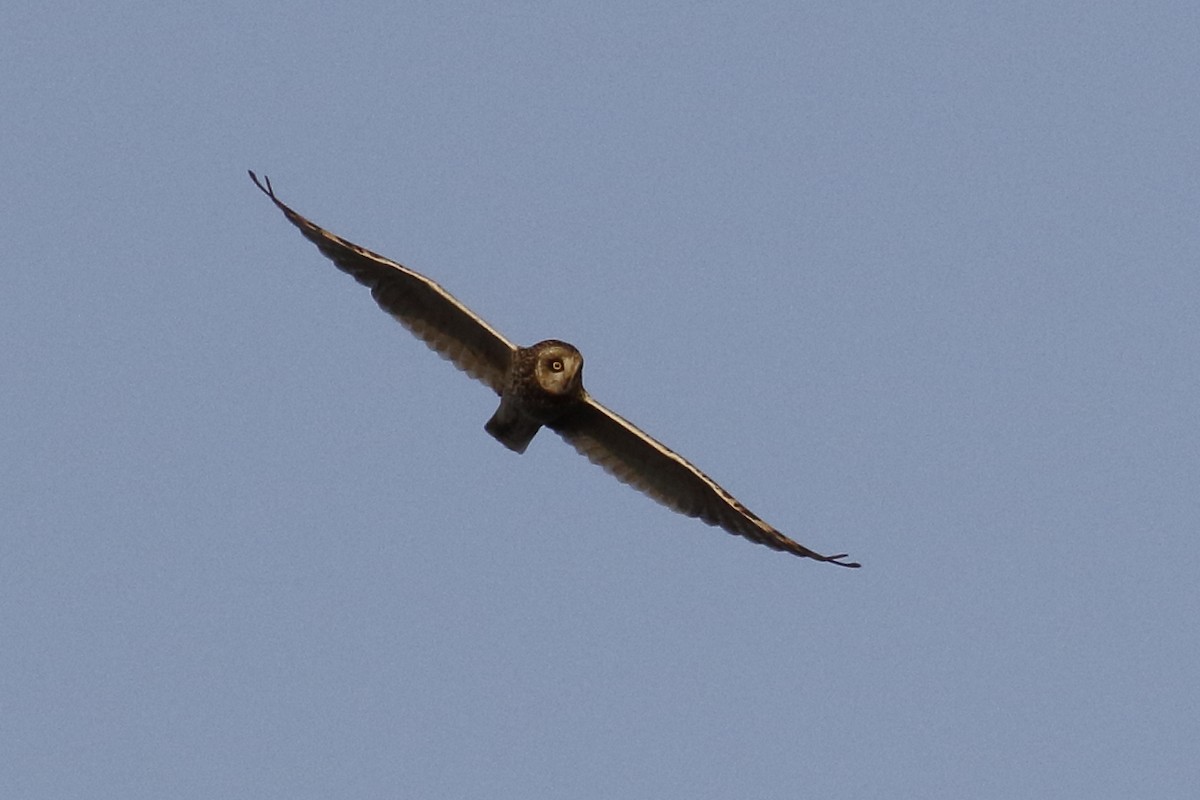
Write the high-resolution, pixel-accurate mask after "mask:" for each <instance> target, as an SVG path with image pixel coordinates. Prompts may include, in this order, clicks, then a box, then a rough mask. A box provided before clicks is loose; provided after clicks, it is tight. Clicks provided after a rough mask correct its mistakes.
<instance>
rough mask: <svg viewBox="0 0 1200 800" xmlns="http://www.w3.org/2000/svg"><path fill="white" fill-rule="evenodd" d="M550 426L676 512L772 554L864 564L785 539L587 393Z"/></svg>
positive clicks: (591, 458) (847, 564) (619, 477)
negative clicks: (750, 542) (768, 550)
mask: <svg viewBox="0 0 1200 800" xmlns="http://www.w3.org/2000/svg"><path fill="white" fill-rule="evenodd" d="M547 426H548V427H549V428H551V429H553V430H554V431H555V432H556V433H558V435H559V436H561V437H562V438H563V439H565V440H566V441H567V443H568V444H570V445H571V446H572V447H574V448H575V449H576V450H578V451H579V452H580V453H581V454H583V455H584V456H586V457H587V459H588V460H589V461H591V462H592V463H593V464H598V465H599V466H601V467H603V468H604V470H605V471H606V472H608V473H609V474H610V475H612V476H613V477H615V478H616V479H617V480H619V481H621V482H622V483H626V484H629V485H630V486H632V487H633V488H635V489H637V490H638V491H640V492H642V493H643V494H646V495H648V496H649V497H652V498H654V499H655V500H657V501H658V502H659V503H662V504H663V505H664V506H666V507H667V508H670V509H672V510H673V511H678V512H679V513H680V514H684V515H686V516H689V517H698V518H700V519H701V520H702V521H704V522H707V523H708V524H709V525H716V526H718V527H720V528H722V529H724V530H726V531H728V532H729V533H732V534H736V535H738V536H744V537H745V538H747V539H749V540H750V541H752V542H757V543H759V544H765V545H766V546H767V547H770V548H772V549H773V550H782V551H784V552H786V553H793V554H794V555H798V556H804V557H805V558H813V559H816V560H817V561H828V562H830V563H832V564H837V565H838V566H840V567H858V566H860V565H859V564H857V563H855V562H845V561H841V560H840V559H843V558H845V557H846V554H845V553H841V554H839V555H836V556H824V555H821V554H820V553H817V552H814V551H812V550H809V549H808V548H807V547H805V546H804V545H802V544H799V543H797V542H794V541H792V540H791V539H789V538H788V537H787V536H784V535H783V534H782V533H780V532H779V531H777V530H775V529H774V528H773V527H771V526H770V525H768V524H767V523H765V522H763V521H762V520H761V519H759V518H758V517H757V516H755V515H754V514H753V513H751V511H750V509H748V508H746V507H745V506H744V505H742V504H741V503H740V502H738V500H737V498H735V497H734V496H733V495H731V494H730V493H729V492H727V491H725V490H724V489H722V488H721V487H720V486H719V485H718V484H717V482H716V481H714V480H713V479H712V478H710V477H708V476H707V475H705V474H704V473H703V472H701V471H700V470H698V469H696V467H694V466H692V464H690V463H689V462H688V461H687V460H686V459H684V458H683V457H682V456H680V455H679V454H678V453H675V452H674V451H672V450H671V449H669V448H668V447H666V446H664V445H662V444H660V443H659V442H657V441H655V440H654V439H652V438H651V437H650V436H648V435H646V434H645V433H643V432H642V431H641V430H639V429H638V428H637V427H636V426H634V425H633V424H632V423H630V422H629V421H628V420H625V419H623V418H622V417H620V416H618V415H617V414H615V413H613V412H612V411H610V410H609V409H607V408H605V407H604V406H602V405H600V404H599V403H597V402H596V401H595V400H593V399H592V398H591V397H590V396H588V395H586V394H585V395H584V400H583V402H581V403H579V404H578V405H577V406H575V407H574V408H572V410H571V411H569V412H567V413H566V414H564V415H563V416H562V417H560V418H558V419H556V420H555V421H553V422H550V423H547Z"/></svg>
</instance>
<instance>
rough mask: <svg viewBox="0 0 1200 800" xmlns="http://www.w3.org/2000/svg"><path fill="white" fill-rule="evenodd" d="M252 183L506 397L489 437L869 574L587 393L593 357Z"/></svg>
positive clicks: (434, 342) (386, 302) (389, 304)
mask: <svg viewBox="0 0 1200 800" xmlns="http://www.w3.org/2000/svg"><path fill="white" fill-rule="evenodd" d="M250 178H251V180H253V181H254V185H255V186H257V187H258V188H259V189H260V190H262V192H263V194H265V195H266V196H267V197H269V198H271V201H272V202H273V203H275V205H276V206H278V208H279V210H280V211H282V212H283V214H284V216H286V217H287V218H288V221H290V222H291V223H292V224H293V225H295V226H296V227H297V228H299V229H300V232H301V233H302V234H304V236H305V238H307V239H308V240H309V241H311V242H312V243H313V244H315V245H316V246H317V248H318V249H320V251H321V252H322V253H323V254H325V257H326V258H328V259H329V260H331V261H332V262H333V263H334V264H335V265H336V266H337V268H338V269H340V270H342V271H343V272H346V273H348V274H350V275H351V276H353V277H354V279H355V280H357V281H358V282H359V283H361V284H363V285H364V286H367V287H369V288H370V289H371V296H372V297H374V298H375V302H376V303H378V304H379V306H380V307H381V308H382V309H383V310H384V311H386V312H387V313H389V314H391V315H392V316H393V317H394V318H395V319H396V321H397V322H399V323H400V324H401V325H403V326H404V327H406V328H408V329H409V330H410V331H412V332H413V333H414V334H416V336H417V338H419V339H421V340H422V341H423V342H425V344H426V345H428V346H429V347H430V349H432V350H434V351H435V352H437V353H438V354H439V355H440V356H442V357H443V358H446V359H448V360H450V361H451V362H453V364H454V365H455V366H456V367H458V368H459V369H461V370H463V371H464V372H466V373H467V374H468V375H470V376H471V377H473V378H475V379H477V380H479V381H481V382H483V383H485V384H487V385H488V386H490V387H491V389H492V391H494V392H495V393H496V394H498V395H499V396H500V406H499V408H497V409H496V413H495V414H493V415H492V418H491V419H490V420H488V422H487V424H486V425H485V426H484V429H485V430H486V431H487V432H488V433H489V434H491V435H492V436H493V437H495V438H496V440H497V441H499V442H500V444H502V445H504V446H505V447H507V448H508V449H509V450H512V451H514V452H516V453H523V452H525V448H526V447H528V446H529V442H530V441H531V440H532V439H533V437H534V435H535V434H536V433H537V432H538V430H539V429H540V428H542V426H545V427H547V428H549V429H550V430H552V431H554V432H555V433H557V434H558V435H559V436H561V437H562V438H563V439H565V440H566V441H567V443H568V444H570V445H571V446H572V447H574V448H575V449H576V450H578V451H579V452H580V453H581V454H582V455H584V456H586V457H587V458H588V460H589V461H591V462H592V463H594V464H598V465H599V466H601V467H603V468H604V470H605V471H607V472H608V473H609V474H611V475H612V476H613V477H615V478H616V479H617V480H619V481H621V482H622V483H627V484H629V485H630V486H632V487H634V488H635V489H637V490H639V491H641V492H643V493H645V494H646V495H649V496H650V497H652V498H654V499H655V500H657V501H658V502H659V503H662V504H663V505H665V506H667V507H668V508H670V509H672V510H674V511H677V512H679V513H680V514H684V515H686V516H689V517H698V518H700V519H701V520H702V521H704V522H706V523H708V524H709V525H717V526H719V527H721V528H723V529H724V530H726V531H728V532H729V533H732V534H736V535H738V536H744V537H745V538H747V539H749V540H750V541H752V542H758V543H759V544H764V545H766V546H767V547H770V548H772V549H774V550H782V551H784V552H787V553H792V554H793V555H797V556H804V557H805V558H812V559H816V560H817V561H828V562H829V563H831V564H837V565H838V566H841V567H857V566H859V565H858V564H857V563H854V562H848V561H843V560H842V559H844V558H846V555H845V554H844V553H843V554H839V555H835V556H824V555H821V554H820V553H817V552H814V551H813V550H809V549H808V548H807V547H805V546H804V545H802V544H799V543H797V542H794V541H792V540H791V539H789V538H788V537H786V536H784V535H783V534H782V533H780V532H779V531H777V530H775V529H774V528H772V527H771V526H770V525H768V524H767V523H765V522H763V521H762V520H761V519H759V518H758V517H757V516H755V515H754V514H752V513H751V512H750V510H749V509H748V508H746V507H745V506H744V505H742V504H741V503H740V502H738V500H737V499H736V498H735V497H734V496H733V495H731V494H730V493H729V492H727V491H725V490H724V489H722V488H721V487H720V486H718V485H717V483H716V482H715V481H714V480H713V479H712V478H710V477H708V476H707V475H705V474H704V473H703V472H701V471H700V470H698V469H696V468H695V467H694V466H692V465H691V463H689V462H688V461H687V460H686V459H684V458H683V457H682V456H680V455H678V454H677V453H675V452H674V451H672V450H670V449H669V448H667V447H665V446H664V445H662V444H659V443H658V442H657V441H655V440H654V439H652V438H650V437H649V436H647V435H646V434H645V433H643V432H642V431H640V430H638V428H637V427H635V426H634V425H632V424H631V423H630V422H628V421H626V420H625V419H623V418H621V417H619V416H617V415H616V414H614V413H613V412H612V411H609V410H608V409H607V408H605V407H604V406H602V405H600V404H599V403H597V402H596V401H595V400H594V399H592V396H591V395H590V394H588V393H587V391H586V390H585V389H584V388H583V356H582V355H580V354H579V351H578V350H576V349H575V348H574V347H573V346H571V345H569V344H567V343H566V342H560V341H558V340H557V339H547V340H546V341H544V342H538V343H537V344H535V345H533V346H532V347H518V346H517V345H515V344H513V343H512V342H510V341H509V340H508V339H506V338H504V336H502V335H501V334H500V332H499V331H497V330H496V329H495V328H493V327H492V326H491V325H489V324H487V323H486V322H484V321H483V320H482V319H480V318H479V317H478V316H476V315H475V314H474V313H473V312H472V311H471V310H470V309H468V308H467V307H466V306H464V305H463V304H462V303H460V302H458V300H456V299H454V297H452V296H451V295H450V293H449V292H447V291H446V290H445V289H443V288H442V287H441V286H439V285H438V284H436V283H434V282H433V281H431V280H429V278H426V277H425V276H424V275H420V274H418V273H416V272H413V271H412V270H411V269H409V268H408V267H404V266H401V265H400V264H397V263H396V262H395V261H391V260H390V259H387V258H384V257H383V256H381V255H378V254H376V253H372V252H371V251H370V250H367V249H365V248H362V247H359V246H358V245H356V244H353V243H352V242H348V241H346V240H345V239H343V238H341V237H340V236H336V235H334V234H332V233H330V232H329V231H327V230H325V229H323V228H320V227H318V226H317V225H314V224H313V223H312V222H309V221H308V220H307V219H305V218H304V217H302V216H300V215H299V214H297V213H296V212H295V211H293V210H292V209H291V208H289V207H288V206H286V205H284V204H283V202H281V201H280V200H279V198H278V197H276V196H275V191H274V190H273V189H272V188H271V181H270V180H269V179H266V178H265V177H264V181H263V182H260V181H259V180H258V176H257V175H255V174H254V173H253V172H251V173H250Z"/></svg>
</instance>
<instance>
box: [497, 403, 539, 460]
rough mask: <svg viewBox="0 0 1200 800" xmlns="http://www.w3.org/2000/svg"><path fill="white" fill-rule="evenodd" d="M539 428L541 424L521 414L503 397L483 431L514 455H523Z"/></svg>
mask: <svg viewBox="0 0 1200 800" xmlns="http://www.w3.org/2000/svg"><path fill="white" fill-rule="evenodd" d="M540 427H542V423H540V422H538V421H537V420H533V419H530V418H529V417H528V416H526V415H525V414H522V413H521V412H520V411H518V410H517V409H516V408H515V407H514V405H513V404H512V403H510V402H509V400H508V398H506V397H505V398H501V400H500V407H499V408H497V409H496V413H495V414H492V418H491V419H489V420H488V421H487V424H486V425H484V426H483V429H484V430H485V431H487V432H488V433H490V434H491V435H492V437H493V438H495V440H496V441H498V442H499V443H500V444H502V445H504V446H505V447H507V448H508V449H509V450H512V451H513V452H514V453H524V452H525V448H526V447H529V443H530V442H531V441H533V437H534V435H535V434H537V432H538V428H540Z"/></svg>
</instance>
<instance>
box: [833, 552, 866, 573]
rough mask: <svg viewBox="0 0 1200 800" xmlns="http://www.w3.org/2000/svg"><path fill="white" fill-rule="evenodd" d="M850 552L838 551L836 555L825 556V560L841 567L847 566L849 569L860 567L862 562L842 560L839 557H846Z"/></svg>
mask: <svg viewBox="0 0 1200 800" xmlns="http://www.w3.org/2000/svg"><path fill="white" fill-rule="evenodd" d="M847 555H849V554H848V553H838V554H837V555H836V556H825V558H824V560H825V561H828V562H829V563H830V564H837V565H838V566H839V567H847V568H849V569H858V568H860V567H861V566H862V564H860V563H858V562H857V561H840V560H839V559H842V558H846V556H847Z"/></svg>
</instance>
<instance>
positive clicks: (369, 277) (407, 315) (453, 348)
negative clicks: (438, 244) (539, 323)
mask: <svg viewBox="0 0 1200 800" xmlns="http://www.w3.org/2000/svg"><path fill="white" fill-rule="evenodd" d="M250 179H251V180H253V181H254V185H255V186H257V187H258V188H259V189H261V190H262V192H263V194H265V195H266V196H267V197H269V198H271V202H273V203H274V204H275V205H276V206H278V207H279V210H280V211H282V212H283V214H284V216H286V217H287V218H288V221H289V222H291V223H292V224H293V225H295V226H296V227H297V228H299V229H300V232H301V233H302V234H304V236H305V238H306V239H308V240H309V241H310V242H312V243H313V244H315V245H316V246H317V247H318V248H319V249H320V251H321V252H322V253H324V254H325V256H326V258H328V259H329V260H330V261H332V262H333V263H334V264H335V265H336V266H337V268H338V269H340V270H341V271H342V272H346V273H348V274H350V275H351V276H353V277H354V279H355V280H356V281H358V282H359V283H361V284H363V285H364V286H367V287H369V288H370V289H371V296H372V297H374V298H375V302H376V303H378V304H379V306H380V308H382V309H383V310H384V311H386V312H388V313H389V314H391V315H392V317H393V318H395V320H396V321H397V322H399V323H400V324H401V325H403V326H404V327H406V328H408V329H409V330H410V331H412V332H413V334H414V335H416V337H417V338H418V339H420V340H421V341H423V342H425V344H427V345H428V346H429V348H430V349H431V350H433V351H435V352H436V353H437V354H438V355H440V356H442V358H445V359H448V360H450V361H451V362H453V363H454V365H455V366H456V367H458V368H459V369H461V370H462V371H464V372H466V373H467V374H468V375H470V376H471V377H472V378H476V379H478V380H480V381H482V382H483V383H486V384H487V385H488V386H490V387H492V389H493V390H494V391H495V392H496V394H500V393H502V392H503V391H504V379H505V376H506V375H507V374H508V365H509V362H510V361H511V360H512V356H513V354H514V353H515V352H516V351H517V347H516V345H514V344H513V343H512V342H510V341H509V340H508V339H506V338H504V337H503V336H502V335H500V333H499V332H498V331H497V330H496V329H495V328H493V327H492V326H491V325H488V324H487V323H486V322H484V321H483V319H482V318H480V317H479V315H477V314H475V313H474V312H473V311H471V309H469V308H467V307H466V306H464V305H463V304H462V303H460V302H459V301H458V300H456V299H455V298H454V296H453V295H452V294H450V293H449V292H447V291H446V290H445V289H443V288H442V287H441V286H439V285H438V284H436V283H434V282H433V281H431V280H430V279H429V278H426V277H425V276H424V275H422V274H420V273H419V272H416V271H415V270H411V269H409V268H408V267H406V266H404V265H402V264H397V263H396V262H395V261H392V260H391V259H388V258H384V257H383V256H381V255H379V254H378V253H372V252H371V251H370V250H368V249H366V248H365V247H359V246H358V245H356V244H354V243H353V242H349V241H346V240H345V239H343V238H342V237H340V236H337V235H336V234H333V233H330V232H329V231H327V230H325V229H324V228H322V227H320V226H318V225H316V224H315V223H313V222H311V221H309V220H307V219H305V218H304V217H302V216H300V215H299V214H297V213H296V212H295V211H293V210H292V209H291V208H289V207H288V206H287V205H285V204H284V203H283V201H281V200H280V199H279V198H278V197H276V196H275V192H274V190H273V189H272V188H271V181H270V180H267V179H266V177H265V176H264V181H265V182H266V185H265V186H264V185H263V184H262V183H260V182H259V180H258V176H257V175H255V174H254V173H253V172H251V173H250Z"/></svg>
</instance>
